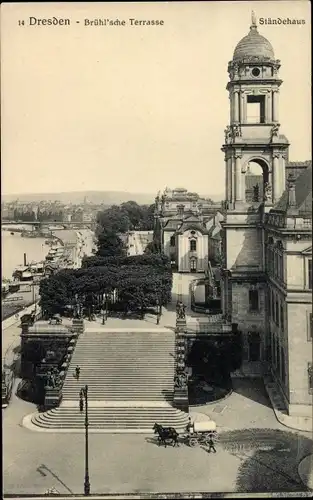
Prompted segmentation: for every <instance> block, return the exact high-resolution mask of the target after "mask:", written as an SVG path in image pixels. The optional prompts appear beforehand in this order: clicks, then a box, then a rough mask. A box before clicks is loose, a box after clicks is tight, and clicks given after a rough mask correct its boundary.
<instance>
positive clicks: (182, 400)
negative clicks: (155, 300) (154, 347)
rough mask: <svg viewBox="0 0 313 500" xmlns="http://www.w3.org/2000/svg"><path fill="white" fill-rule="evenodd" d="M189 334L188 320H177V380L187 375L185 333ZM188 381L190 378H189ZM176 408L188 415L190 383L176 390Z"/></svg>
mask: <svg viewBox="0 0 313 500" xmlns="http://www.w3.org/2000/svg"><path fill="white" fill-rule="evenodd" d="M186 332H187V323H186V318H177V319H176V329H175V379H176V377H178V378H179V377H180V376H181V374H184V373H185V354H186V345H185V333H186ZM187 380H188V377H187ZM173 403H174V406H175V408H178V409H179V410H181V411H185V412H187V413H188V411H189V404H188V383H187V385H186V386H185V385H183V386H182V387H176V386H175V388H174V400H173Z"/></svg>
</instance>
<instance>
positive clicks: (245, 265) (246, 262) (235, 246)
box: [226, 227, 263, 271]
mask: <svg viewBox="0 0 313 500" xmlns="http://www.w3.org/2000/svg"><path fill="white" fill-rule="evenodd" d="M226 238H227V256H226V267H227V269H236V270H242V271H244V270H251V271H258V270H262V267H263V250H262V234H261V229H256V228H253V227H252V228H250V227H247V228H227V233H226Z"/></svg>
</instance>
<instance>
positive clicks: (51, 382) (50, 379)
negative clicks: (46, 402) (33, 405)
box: [46, 368, 60, 389]
mask: <svg viewBox="0 0 313 500" xmlns="http://www.w3.org/2000/svg"><path fill="white" fill-rule="evenodd" d="M59 385H60V375H59V372H58V369H57V368H53V369H52V370H51V371H49V372H48V373H47V383H46V386H47V387H49V388H50V389H55V388H56V387H58V386H59Z"/></svg>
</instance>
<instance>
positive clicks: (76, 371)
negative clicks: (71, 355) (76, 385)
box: [75, 365, 80, 380]
mask: <svg viewBox="0 0 313 500" xmlns="http://www.w3.org/2000/svg"><path fill="white" fill-rule="evenodd" d="M75 376H76V378H77V380H79V376H80V367H79V366H78V365H77V366H76V368H75Z"/></svg>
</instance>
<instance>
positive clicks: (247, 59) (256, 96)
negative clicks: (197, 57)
mask: <svg viewBox="0 0 313 500" xmlns="http://www.w3.org/2000/svg"><path fill="white" fill-rule="evenodd" d="M279 68H280V61H279V60H277V59H275V56H274V50H273V47H272V45H271V44H270V42H269V41H268V40H267V39H266V38H264V37H263V36H262V35H260V34H259V32H258V29H257V25H256V17H255V15H254V13H253V12H252V23H251V26H250V31H249V33H248V35H247V36H245V37H244V38H243V39H242V40H240V42H239V43H238V44H237V46H236V48H235V51H234V55H233V59H232V60H231V61H230V62H229V64H228V74H229V82H228V84H227V87H226V88H227V90H228V92H229V101H230V121H229V125H228V126H227V127H226V129H225V143H224V145H223V148H222V151H224V153H225V163H226V200H227V202H228V206H229V207H231V208H233V209H236V210H237V209H239V210H243V209H244V207H243V205H246V204H247V203H249V200H248V199H247V198H246V179H247V176H246V174H247V169H248V166H249V163H250V162H253V163H256V164H258V165H259V167H260V173H261V177H262V183H261V186H260V190H259V196H258V200H255V199H254V201H259V202H263V201H266V204H267V205H272V204H274V203H275V202H276V201H278V200H279V198H280V196H281V195H282V193H283V191H284V190H285V183H286V180H285V160H286V159H287V157H288V147H289V144H288V140H287V139H286V137H285V136H284V135H282V134H280V123H279V113H278V111H279V110H278V107H279V103H278V96H279V88H280V86H281V84H282V80H280V78H279Z"/></svg>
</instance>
